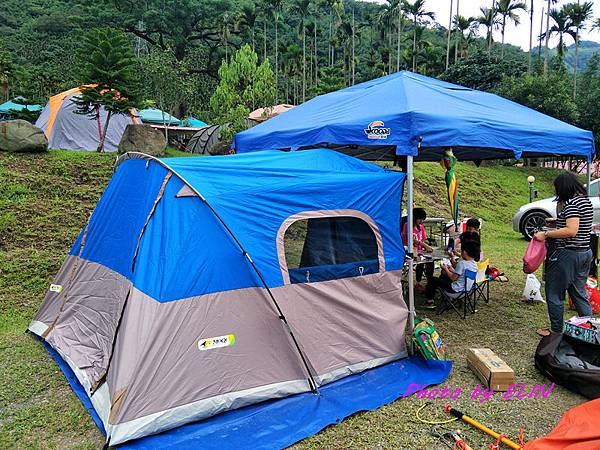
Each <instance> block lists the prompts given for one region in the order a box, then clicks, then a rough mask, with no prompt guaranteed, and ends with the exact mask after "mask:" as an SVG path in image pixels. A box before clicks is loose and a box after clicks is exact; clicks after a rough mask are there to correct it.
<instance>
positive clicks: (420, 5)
mask: <svg viewBox="0 0 600 450" xmlns="http://www.w3.org/2000/svg"><path fill="white" fill-rule="evenodd" d="M404 10H405V11H406V14H407V15H408V16H409V17H410V18H411V19H412V23H413V47H412V49H413V51H412V53H413V55H412V71H413V72H416V70H417V25H419V24H421V23H422V22H424V21H425V20H426V19H427V18H430V19H432V20H434V19H435V14H434V13H433V11H427V10H426V9H425V0H414V2H413V3H410V2H409V1H407V0H405V1H404Z"/></svg>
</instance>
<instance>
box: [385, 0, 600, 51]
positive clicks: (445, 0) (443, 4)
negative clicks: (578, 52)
mask: <svg viewBox="0 0 600 450" xmlns="http://www.w3.org/2000/svg"><path fill="white" fill-rule="evenodd" d="M375 1H377V3H382V0H375ZM521 1H523V2H524V3H526V4H527V7H528V8H529V6H530V4H531V0H521ZM572 1H577V0H560V1H559V2H558V3H557V4H556V5H554V6H553V7H554V8H560V6H561V5H564V4H566V3H570V2H572ZM459 2H460V5H459V6H460V15H461V16H465V17H470V16H474V17H477V16H479V15H480V11H479V8H480V7H482V6H487V7H488V8H489V7H491V6H492V0H459ZM592 3H594V19H596V18H600V0H593V1H592ZM547 5H548V1H547V0H533V10H534V14H533V45H534V47H535V45H536V43H537V40H536V37H537V36H538V35H539V33H540V20H541V14H542V8H544V16H545V11H546V7H547ZM456 6H457V0H453V8H454V13H453V15H456ZM425 7H426V9H427V10H429V11H433V12H435V19H436V22H438V23H440V24H442V25H443V26H444V27H447V26H448V21H449V18H450V0H425ZM520 16H521V24H520V25H519V27H515V25H514V24H513V23H512V22H510V23H507V25H506V33H505V37H504V40H505V42H506V43H508V44H513V45H517V46H519V47H521V48H523V49H524V50H528V49H529V12H526V13H525V12H522V13H520ZM550 26H552V19H550ZM545 28H546V19H545V18H544V30H545ZM479 35H481V36H484V35H485V28H484V27H481V28H480V31H479ZM501 39H502V37H501V34H500V31H496V32H494V41H496V42H500V41H501ZM580 39H583V40H589V41H596V42H600V30H593V31H590V26H589V25H588V26H587V29H586V30H584V31H583V32H582V34H581V38H580ZM565 40H566V44H567V45H571V44H572V43H573V39H572V38H571V37H570V36H567V37H566V39H565ZM557 43H558V38H555V39H551V40H550V46H551V47H554V46H556V44H557Z"/></svg>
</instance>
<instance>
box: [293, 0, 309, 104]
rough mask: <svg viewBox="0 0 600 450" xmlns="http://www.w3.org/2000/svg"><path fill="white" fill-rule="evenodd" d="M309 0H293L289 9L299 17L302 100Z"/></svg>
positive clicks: (304, 80) (304, 85)
mask: <svg viewBox="0 0 600 450" xmlns="http://www.w3.org/2000/svg"><path fill="white" fill-rule="evenodd" d="M310 5H311V0H295V2H294V3H292V5H291V7H290V11H291V12H292V13H294V14H296V16H297V17H298V19H299V22H298V27H299V30H298V31H299V34H300V38H301V39H302V101H303V102H304V101H305V100H306V24H307V22H308V20H309V15H310Z"/></svg>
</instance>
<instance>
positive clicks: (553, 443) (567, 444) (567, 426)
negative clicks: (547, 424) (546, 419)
mask: <svg viewBox="0 0 600 450" xmlns="http://www.w3.org/2000/svg"><path fill="white" fill-rule="evenodd" d="M599 425H600V399H596V400H592V401H590V402H587V403H584V404H583V405H579V406H576V407H575V408H572V409H570V410H568V411H567V412H566V413H565V414H564V415H563V416H562V418H561V419H560V421H559V422H558V425H556V427H555V428H554V429H553V430H552V431H551V432H550V433H548V434H547V435H546V436H544V437H542V438H539V439H536V440H535V441H531V442H529V443H527V445H525V450H598V449H600V426H599Z"/></svg>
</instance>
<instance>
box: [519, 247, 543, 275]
mask: <svg viewBox="0 0 600 450" xmlns="http://www.w3.org/2000/svg"><path fill="white" fill-rule="evenodd" d="M544 259H546V243H545V242H543V241H538V240H537V239H532V240H531V241H529V246H528V247H527V251H526V252H525V256H523V272H525V273H533V272H535V271H536V270H538V268H539V267H540V266H541V265H542V263H543V262H544Z"/></svg>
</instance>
